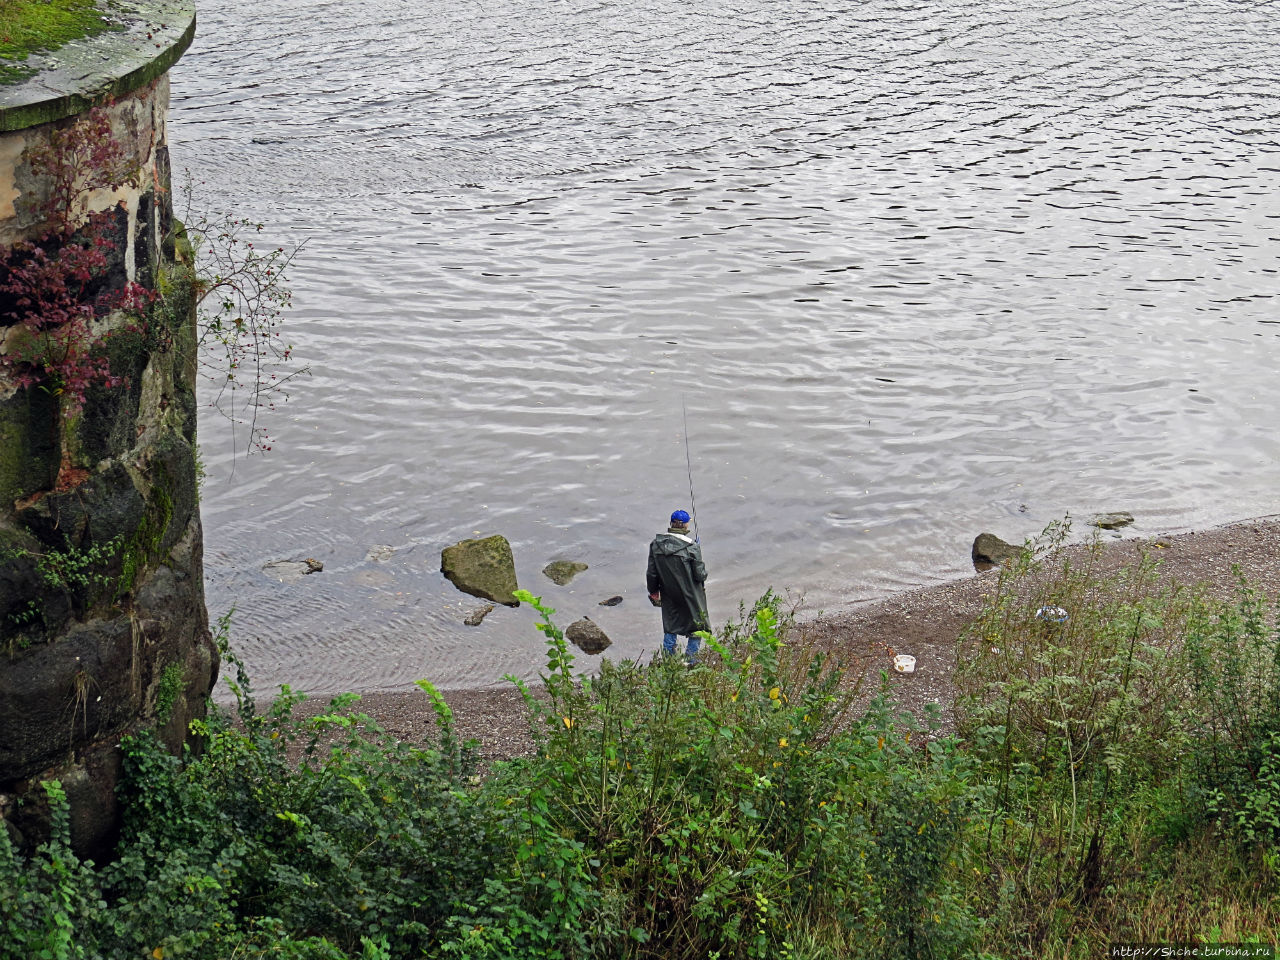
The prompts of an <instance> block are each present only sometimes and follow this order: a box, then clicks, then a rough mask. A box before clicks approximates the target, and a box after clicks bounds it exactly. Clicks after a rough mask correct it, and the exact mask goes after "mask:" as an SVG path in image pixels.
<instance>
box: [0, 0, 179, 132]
mask: <svg viewBox="0 0 1280 960" xmlns="http://www.w3.org/2000/svg"><path fill="white" fill-rule="evenodd" d="M108 15H109V17H110V19H111V20H112V21H113V22H115V23H116V24H118V25H119V27H120V29H119V30H108V31H106V32H104V33H100V34H97V35H96V36H92V37H86V38H84V39H81V40H73V41H71V42H70V43H68V44H65V45H64V46H62V47H59V48H58V49H57V50H54V51H52V52H48V53H35V54H32V55H31V56H30V57H28V59H27V63H28V64H29V65H30V66H31V67H33V68H34V69H35V70H36V73H35V75H33V76H31V77H29V78H27V79H25V80H21V81H19V82H18V83H15V84H12V85H10V86H4V87H0V132H9V131H13V130H25V129H26V128H27V127H34V126H36V125H37V124H41V123H51V122H52V121H54V120H61V119H63V118H64V117H69V116H73V115H74V114H78V113H83V112H84V111H86V110H88V109H89V108H90V107H92V106H93V105H94V104H96V103H99V102H100V101H102V100H107V99H113V98H119V97H123V96H125V95H126V94H129V93H132V92H133V91H134V90H137V89H138V88H139V87H142V86H144V85H145V84H148V83H150V82H151V81H152V80H154V79H155V78H156V77H158V76H160V75H161V74H163V73H166V72H167V71H168V70H169V68H170V67H172V66H173V65H174V64H175V63H176V62H177V61H178V58H179V57H181V56H182V54H183V53H185V52H186V49H187V47H189V46H191V40H192V38H193V37H194V36H195V32H196V7H195V2H194V0H112V2H111V3H110V5H109V13H108Z"/></svg>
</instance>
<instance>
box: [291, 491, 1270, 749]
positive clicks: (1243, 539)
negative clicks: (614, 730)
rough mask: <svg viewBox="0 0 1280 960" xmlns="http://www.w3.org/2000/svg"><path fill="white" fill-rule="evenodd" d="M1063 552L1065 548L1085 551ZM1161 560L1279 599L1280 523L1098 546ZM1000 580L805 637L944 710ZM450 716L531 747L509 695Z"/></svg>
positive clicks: (819, 624) (450, 693)
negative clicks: (972, 628) (902, 660)
mask: <svg viewBox="0 0 1280 960" xmlns="http://www.w3.org/2000/svg"><path fill="white" fill-rule="evenodd" d="M1083 549H1084V548H1083V547H1079V546H1077V547H1069V548H1068V550H1069V551H1070V550H1077V551H1080V550H1083ZM1144 551H1145V552H1146V553H1148V554H1149V555H1151V556H1152V557H1153V558H1154V559H1156V560H1158V561H1159V563H1160V567H1159V570H1160V576H1161V579H1162V580H1163V581H1165V582H1168V583H1178V584H1182V585H1184V586H1192V585H1195V584H1203V585H1205V586H1206V587H1208V589H1209V590H1210V592H1211V593H1213V594H1215V595H1218V596H1222V597H1228V596H1230V595H1232V594H1233V593H1234V591H1235V589H1236V586H1237V577H1236V574H1235V572H1234V571H1235V570H1236V569H1239V571H1240V573H1241V574H1242V575H1243V576H1244V577H1245V579H1246V580H1248V582H1249V583H1250V584H1251V585H1252V586H1253V587H1254V588H1255V589H1257V590H1258V591H1259V592H1260V593H1262V594H1263V595H1264V596H1266V597H1268V598H1270V599H1272V600H1275V599H1276V598H1278V597H1280V516H1270V517H1260V518H1255V519H1252V520H1244V521H1240V522H1238V523H1232V524H1229V525H1227V526H1223V527H1215V528H1212V529H1209V530H1204V531H1193V532H1190V533H1182V534H1177V535H1174V536H1166V537H1160V538H1156V539H1152V540H1140V539H1110V538H1108V539H1107V540H1106V541H1105V543H1104V550H1103V556H1102V563H1103V564H1104V568H1110V569H1118V568H1121V567H1124V566H1130V565H1132V564H1134V563H1136V562H1137V561H1138V560H1139V559H1140V558H1141V556H1142V555H1143V552H1144ZM996 576H997V573H996V572H995V571H990V572H987V573H981V574H974V575H973V576H970V577H964V578H961V579H958V580H952V581H949V582H946V583H941V584H933V585H929V586H925V587H919V588H916V589H913V590H907V591H904V592H902V593H898V594H895V595H893V596H890V597H886V598H884V599H882V600H876V601H873V602H870V603H867V604H864V605H861V606H859V607H856V608H855V609H853V610H851V611H848V612H845V613H841V614H837V615H832V616H827V617H823V618H821V619H818V620H813V621H809V622H807V623H804V624H803V625H802V627H801V629H802V631H803V635H804V637H805V638H806V639H807V640H809V641H811V642H813V643H815V644H817V645H819V646H820V647H821V648H823V649H826V650H829V651H831V652H832V653H833V654H835V655H837V656H839V657H840V658H841V659H842V660H843V661H844V662H846V663H847V664H853V665H855V667H856V665H859V664H860V665H861V668H862V670H863V672H864V675H865V676H866V677H867V678H868V679H869V680H873V682H878V678H879V676H880V673H881V671H890V675H891V682H892V683H893V685H894V697H895V700H896V701H897V702H898V703H899V704H900V705H901V706H902V707H904V708H906V709H911V710H916V711H918V710H919V709H921V708H922V707H923V706H924V705H925V704H926V703H928V702H930V701H933V702H936V703H938V704H939V705H941V707H942V708H943V711H944V715H945V714H946V713H947V712H948V711H949V708H950V705H951V702H952V699H953V695H954V693H953V688H952V685H951V670H952V666H953V663H954V653H953V648H954V645H955V641H956V639H957V638H958V637H959V636H960V634H961V632H962V631H963V630H964V628H965V627H966V626H967V625H968V624H969V623H970V622H971V621H972V620H973V619H974V617H975V616H976V615H977V614H978V612H979V611H980V610H981V608H982V602H983V597H984V595H985V594H987V593H989V592H990V591H991V589H992V587H993V586H994V582H995V577H996ZM893 653H907V654H910V655H912V656H914V657H915V658H916V670H915V672H914V673H912V674H901V675H898V674H892V669H891V663H892V655H893ZM443 694H444V698H445V700H446V702H447V703H448V704H449V706H450V707H451V708H452V709H453V711H454V717H455V722H456V727H457V732H458V734H459V735H460V736H461V737H462V738H463V739H472V738H474V739H475V740H477V741H479V743H480V749H481V753H482V755H483V756H484V758H485V759H486V760H489V761H496V760H504V759H510V758H511V757H516V756H520V755H522V754H525V753H528V752H529V751H530V750H531V748H532V741H531V739H530V737H529V732H528V725H527V721H526V711H525V706H524V702H523V700H522V699H521V696H520V694H519V692H518V691H517V690H515V689H514V688H487V689H475V690H447V691H443ZM327 700H328V698H327V697H325V696H316V697H313V698H312V699H311V700H308V701H307V702H306V703H304V704H303V706H302V708H301V711H300V712H301V713H303V714H304V715H305V714H307V713H317V712H319V711H321V710H323V709H324V706H325V704H326V703H327ZM356 709H358V710H360V711H362V712H364V713H366V714H368V715H369V716H371V717H373V718H374V719H375V720H376V721H377V722H378V723H379V724H381V725H382V727H383V728H384V729H386V730H387V731H388V732H389V733H391V734H392V735H393V736H395V737H397V738H399V739H401V740H404V741H408V742H430V740H431V739H432V737H433V734H434V730H435V716H434V714H433V713H432V710H431V705H430V703H429V701H428V700H427V697H426V696H425V694H423V693H422V692H421V691H416V690H415V691H406V692H394V693H368V694H364V695H363V697H362V698H361V700H360V703H359V705H358V706H357V707H356Z"/></svg>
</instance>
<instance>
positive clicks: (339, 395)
mask: <svg viewBox="0 0 1280 960" xmlns="http://www.w3.org/2000/svg"><path fill="white" fill-rule="evenodd" d="M1032 6H1033V5H1031V4H1026V3H1021V2H1018V3H1013V2H996V0H975V2H960V0H941V2H939V0H930V2H912V0H903V2H880V0H870V2H865V3H857V4H849V3H845V4H833V3H829V2H823V0H769V2H757V0H744V2H737V3H724V2H717V3H714V4H713V3H707V2H704V0H635V2H629V3H625V4H622V3H595V2H590V0H528V2H521V3H515V2H474V0H472V2H466V3H461V2H456V0H438V2H423V0H372V2H362V3H355V2H352V0H345V2H316V0H289V2H288V3H285V2H282V0H254V2H252V3H251V2H247V0H210V2H208V3H203V2H202V3H201V5H200V11H199V13H200V34H199V37H198V38H197V40H196V43H195V45H194V46H193V47H192V49H191V50H190V51H189V52H188V53H187V55H186V56H185V57H184V58H183V60H182V61H181V63H180V64H179V65H178V67H177V68H176V69H175V70H174V72H173V75H172V76H173V119H172V127H171V131H170V139H171V142H172V143H173V147H174V155H175V165H176V166H177V167H178V168H179V169H181V168H182V167H189V168H190V169H191V171H192V172H193V174H194V175H195V177H196V179H197V180H198V181H201V184H200V186H199V187H198V201H197V202H198V204H200V205H202V206H204V207H206V208H208V209H212V210H226V211H230V212H234V213H237V214H241V215H246V216H251V217H253V218H255V219H260V220H263V221H266V222H267V223H268V225H269V226H268V231H267V232H268V234H269V235H270V239H271V240H272V241H279V242H284V243H287V244H296V243H299V242H302V241H305V246H304V248H303V250H302V252H301V254H300V255H299V257H298V259H297V261H296V265H295V268H294V272H293V287H294V294H295V304H296V306H295V309H294V310H293V311H292V313H291V315H290V317H289V319H288V338H289V339H290V341H291V342H292V343H293V345H294V347H295V349H296V353H297V356H298V358H300V362H301V363H305V364H306V365H307V366H309V367H310V370H311V376H310V377H309V378H305V379H301V380H299V381H297V383H296V385H295V389H294V390H293V391H292V395H291V399H290V400H289V402H288V403H287V404H286V405H285V406H283V407H281V408H279V409H278V410H277V411H276V412H275V413H274V414H272V415H271V416H270V418H269V419H268V421H267V422H266V426H267V428H268V429H269V430H270V432H271V433H272V434H273V437H274V443H273V446H274V449H273V450H272V452H271V453H270V454H268V455H266V456H264V457H248V458H246V457H245V456H244V455H243V453H242V452H240V453H239V454H237V456H236V457H235V459H234V461H233V457H232V454H233V451H234V450H235V448H236V443H237V441H238V440H240V439H242V438H241V437H237V438H235V439H233V437H232V435H231V433H230V432H229V431H228V430H227V428H226V426H225V424H224V423H222V422H220V421H218V420H217V419H216V418H215V417H212V416H207V417H205V419H204V420H203V422H202V426H201V430H202V446H203V450H204V456H205V460H206V463H207V467H208V471H209V474H210V476H209V479H208V480H207V482H206V486H205V489H204V523H205V536H206V554H205V563H206V570H207V577H208V595H209V605H210V608H211V610H212V611H214V613H218V612H220V611H223V610H225V609H227V608H228V607H230V606H231V605H232V604H235V605H236V607H237V614H236V617H235V635H236V636H237V637H239V638H240V644H241V651H242V653H243V654H244V655H245V658H246V659H247V660H248V661H249V664H250V667H251V668H252V670H253V672H254V673H255V674H256V676H257V677H258V679H259V680H261V681H263V682H264V683H278V682H292V683H294V684H295V685H297V686H301V687H303V688H304V689H311V690H317V691H319V690H333V689H340V688H356V689H391V688H397V687H401V686H405V685H406V684H407V683H409V682H410V681H411V680H413V679H414V678H417V677H421V676H429V677H431V678H433V679H435V680H436V681H438V682H439V683H441V685H444V686H450V685H481V684H488V683H493V682H497V681H498V678H499V677H501V675H502V674H503V673H506V672H514V673H517V674H522V675H526V676H528V675H531V674H533V673H534V672H536V670H537V668H538V666H539V663H540V651H541V645H540V643H539V640H540V637H539V635H538V634H536V633H535V632H534V631H533V629H532V622H533V614H532V612H531V611H530V610H528V608H522V609H519V610H509V609H507V608H499V609H498V610H497V611H495V612H494V613H492V614H491V615H490V616H489V618H488V619H487V620H486V621H485V622H484V624H483V625H482V626H480V627H478V628H470V627H465V626H463V625H462V624H461V621H462V619H463V617H464V616H466V614H467V613H469V612H470V611H471V610H473V609H475V608H476V607H477V606H479V605H480V604H479V601H476V600H474V599H473V598H469V597H466V596H464V595H462V594H460V593H458V592H457V591H455V590H454V588H453V587H452V586H451V585H450V584H449V583H448V582H447V581H445V580H444V579H443V577H442V576H441V574H440V573H439V569H438V568H439V557H440V549H441V548H442V547H444V546H446V545H448V544H450V543H453V542H455V541H457V540H459V539H462V538H465V537H470V536H473V535H475V534H477V533H482V534H488V533H502V534H505V535H506V536H507V537H508V538H509V539H510V541H511V543H512V546H513V549H514V551H515V555H516V560H517V566H518V569H519V575H520V580H521V584H522V585H524V586H527V587H529V588H531V589H533V590H534V592H535V593H542V594H543V595H544V596H545V597H546V599H547V601H548V602H549V603H551V604H552V605H553V606H555V607H556V608H557V609H558V610H559V611H560V615H559V619H560V620H561V621H562V622H563V623H568V622H569V621H571V620H573V619H576V618H577V617H579V616H582V615H589V616H591V617H592V618H593V619H595V620H596V621H597V622H598V623H600V624H601V625H602V626H603V627H604V628H605V630H606V631H608V632H609V633H610V635H611V636H613V638H614V641H615V644H614V647H613V650H612V651H611V653H612V654H614V655H616V656H619V657H621V656H634V655H640V654H642V653H645V652H651V651H652V650H653V648H654V647H655V646H656V644H657V641H658V640H659V634H660V629H659V625H658V620H657V612H656V611H654V610H652V609H651V608H650V607H649V606H648V603H647V601H646V600H645V597H644V587H643V572H644V560H645V550H646V544H647V541H648V540H649V539H650V538H651V537H652V535H653V534H654V533H655V532H656V531H657V530H658V529H660V528H661V527H663V526H664V525H665V524H664V523H663V520H664V518H665V517H666V515H667V514H668V513H669V512H670V511H671V510H672V509H673V508H675V507H678V506H687V504H688V499H689V497H688V493H689V489H688V476H687V473H686V460H685V446H684V441H685V436H684V429H683V426H682V412H681V405H682V400H683V402H684V403H685V405H686V406H687V409H688V440H689V444H690V451H691V460H692V468H693V481H694V486H695V492H696V495H697V513H698V520H699V527H700V532H701V535H702V540H703V543H704V551H705V554H706V557H707V562H708V565H709V567H710V568H711V572H712V581H711V583H710V584H709V592H710V599H711V605H712V614H713V617H714V619H715V620H716V621H717V622H719V621H721V620H723V619H724V618H726V617H728V616H729V615H730V614H732V613H734V612H735V611H736V609H737V604H738V602H739V600H740V599H750V598H753V597H754V596H756V595H757V594H758V593H759V592H760V591H761V590H763V589H764V588H765V587H768V586H770V585H772V586H775V587H779V588H781V587H790V588H794V589H797V590H802V591H804V592H805V594H806V596H807V598H808V606H809V608H810V609H813V610H816V609H827V610H834V609H838V608H840V607H844V606H847V605H849V604H851V603H854V602H857V601H858V600H863V599H866V598H869V597H875V596H879V595H883V594H885V593H887V592H889V591H891V590H893V589H896V588H899V587H903V586H907V585H914V584H919V583H927V582H932V581H935V580H939V579H943V578H947V577H953V576H958V575H961V574H963V573H965V572H966V571H967V570H969V569H971V568H970V567H969V563H968V550H969V544H970V542H971V541H972V539H973V537H974V535H976V534H977V533H978V532H980V531H983V530H990V531H992V532H995V533H997V534H999V535H1001V536H1003V537H1005V539H1013V540H1017V539H1021V538H1022V537H1024V536H1026V535H1029V534H1031V533H1034V532H1036V531H1038V530H1039V529H1041V528H1042V527H1043V526H1044V524H1045V523H1047V522H1048V521H1050V520H1053V519H1055V518H1060V517H1062V516H1063V515H1064V514H1066V513H1070V514H1071V515H1073V516H1076V517H1087V516H1088V515H1089V514H1091V513H1092V512H1095V511H1100V510H1129V511H1130V512H1132V513H1133V514H1135V516H1137V518H1138V523H1137V524H1136V525H1135V527H1134V528H1133V529H1134V531H1136V532H1138V533H1146V534H1151V533H1157V532H1165V531H1173V530H1185V529H1189V528H1194V527H1199V526H1205V525H1208V524H1215V523H1220V522H1224V521H1226V520H1230V519H1235V518H1239V517H1244V516H1250V515H1258V514H1263V513H1273V512H1275V510H1276V506H1275V504H1276V493H1275V491H1276V472H1277V459H1278V458H1280V440H1278V439H1277V437H1278V436H1280V433H1278V432H1277V430H1276V429H1275V417H1276V413H1275V409H1276V401H1277V391H1276V389H1275V387H1274V383H1275V375H1274V371H1275V369H1276V367H1277V365H1278V363H1277V361H1278V360H1280V341H1277V334H1280V311H1278V310H1277V306H1278V305H1280V301H1278V300H1277V294H1278V293H1280V278H1278V277H1277V268H1278V267H1280V258H1278V256H1277V255H1278V254H1280V202H1278V201H1277V196H1278V195H1280V194H1278V190H1280V146H1278V145H1277V130H1278V127H1280V125H1278V123H1277V113H1278V112H1280V106H1278V105H1280V55H1278V53H1277V40H1276V36H1277V34H1276V32H1275V30H1274V12H1275V6H1274V4H1272V3H1269V2H1247V0H1243V2H1225V0H1222V2H1176V0H1152V2H1138V3H1121V2H1108V0H1083V2H1069V3H1058V4H1049V5H1045V6H1042V7H1038V8H1037V9H1034V10H1033V9H1030V8H1031V7H1032ZM1035 6H1038V5H1035ZM375 545H386V546H390V547H392V548H394V549H393V552H391V554H390V556H389V557H385V558H383V559H376V558H371V557H369V550H370V548H371V547H374V546H375ZM302 557H314V558H316V559H318V560H321V561H322V562H323V563H324V564H325V569H324V572H323V573H321V574H317V575H314V576H309V577H305V578H303V579H302V580H300V581H298V582H296V583H292V584H279V583H276V582H274V581H272V580H271V579H269V578H268V577H267V576H266V575H265V574H264V573H263V572H262V566H263V565H264V564H265V563H267V562H268V561H272V560H277V559H295V558H302ZM562 558H563V559H576V560H582V561H585V562H587V563H588V564H590V569H589V570H588V571H587V572H586V573H584V574H581V575H580V576H579V577H578V578H577V579H576V580H575V581H573V583H572V584H571V585H570V586H568V587H556V586H554V585H552V584H551V583H550V582H549V581H547V580H546V579H545V578H543V576H542V574H541V573H540V571H541V568H542V567H543V565H544V564H546V563H547V562H548V561H549V560H553V559H562ZM613 594H622V595H624V596H625V600H624V602H623V603H622V604H621V605H620V606H617V607H613V608H605V607H600V606H597V601H599V600H601V599H604V598H606V597H608V596H610V595H613Z"/></svg>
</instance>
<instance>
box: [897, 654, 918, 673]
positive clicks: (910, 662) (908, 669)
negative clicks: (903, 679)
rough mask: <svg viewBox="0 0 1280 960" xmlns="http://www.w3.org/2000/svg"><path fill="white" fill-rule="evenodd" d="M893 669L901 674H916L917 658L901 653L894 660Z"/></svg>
mask: <svg viewBox="0 0 1280 960" xmlns="http://www.w3.org/2000/svg"><path fill="white" fill-rule="evenodd" d="M893 669H895V670H897V671H898V672H899V673H915V672H916V658H915V657H910V656H907V655H906V654H905V653H900V654H898V655H897V656H896V657H894V658H893Z"/></svg>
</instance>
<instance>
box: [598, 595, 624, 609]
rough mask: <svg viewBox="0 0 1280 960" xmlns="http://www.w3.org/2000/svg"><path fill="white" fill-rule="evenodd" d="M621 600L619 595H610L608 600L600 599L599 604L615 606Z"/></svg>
mask: <svg viewBox="0 0 1280 960" xmlns="http://www.w3.org/2000/svg"><path fill="white" fill-rule="evenodd" d="M621 602H622V598H621V597H610V598H609V599H608V600H601V601H600V604H599V605H600V606H602V607H616V606H617V605H618V604H620V603H621Z"/></svg>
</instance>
